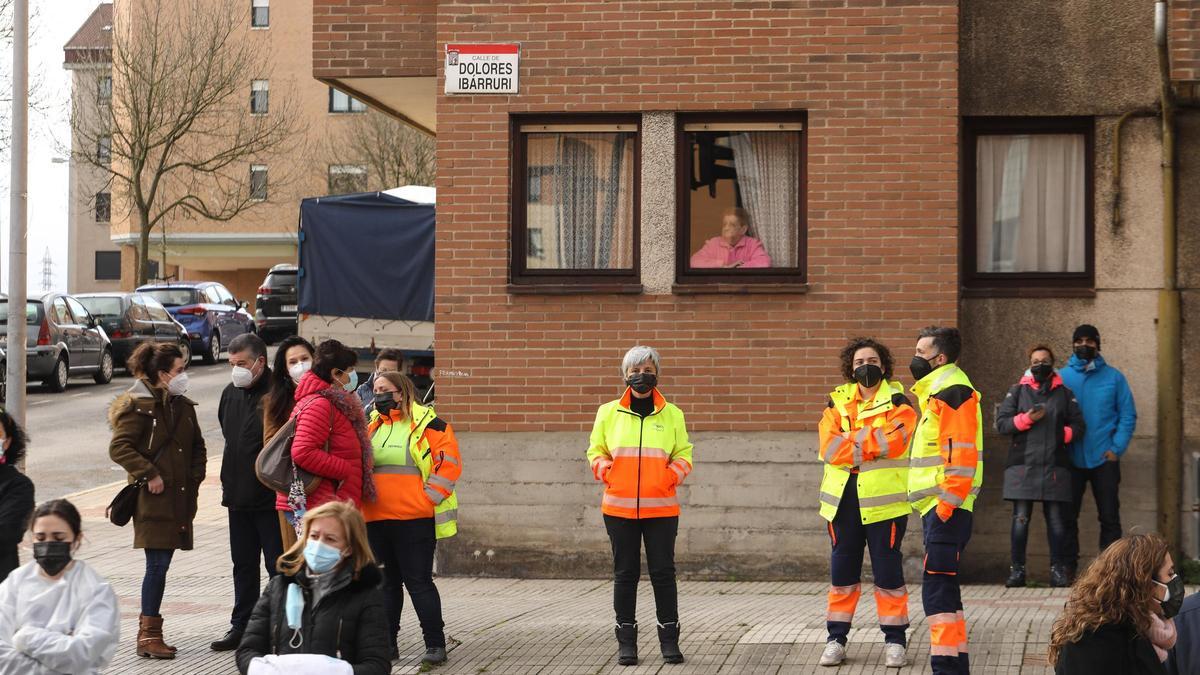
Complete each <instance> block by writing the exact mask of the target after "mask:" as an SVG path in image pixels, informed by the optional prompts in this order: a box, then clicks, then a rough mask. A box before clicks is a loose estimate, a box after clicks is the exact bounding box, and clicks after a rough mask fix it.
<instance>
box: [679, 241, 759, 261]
mask: <svg viewBox="0 0 1200 675" xmlns="http://www.w3.org/2000/svg"><path fill="white" fill-rule="evenodd" d="M735 262H740V263H742V264H741V267H770V266H771V256H769V255H767V249H766V248H764V247H763V245H762V242H761V241H759V240H757V239H755V238H754V237H742V238H741V239H739V240H738V243H736V244H734V245H733V246H732V247H731V246H730V245H729V244H726V243H725V240H724V239H722V238H721V237H713V238H712V239H709V240H708V241H706V242H704V246H702V247H700V250H699V251H696V253H695V254H694V255H692V267H724V266H726V265H729V264H731V263H735Z"/></svg>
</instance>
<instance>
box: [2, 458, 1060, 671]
mask: <svg viewBox="0 0 1200 675" xmlns="http://www.w3.org/2000/svg"><path fill="white" fill-rule="evenodd" d="M219 473H220V465H219V459H216V460H214V461H212V462H210V463H209V467H208V475H209V476H210V478H209V479H208V480H206V481H205V483H204V485H203V487H202V488H201V493H200V509H199V512H198V514H197V517H196V537H195V539H196V549H195V550H193V551H181V552H179V553H177V554H176V556H175V560H174V562H173V563H172V566H171V571H170V575H169V576H168V579H167V595H166V599H165V601H164V603H163V609H162V613H163V616H164V617H165V619H166V621H165V630H166V635H167V638H168V641H169V642H171V643H172V644H174V645H175V646H176V647H178V648H179V656H178V657H177V658H176V659H175V660H174V661H151V660H149V659H141V658H138V657H137V656H136V655H135V654H134V648H133V641H134V636H135V635H136V634H137V616H138V598H139V595H140V589H141V578H142V570H143V567H144V558H143V557H142V553H141V551H135V550H133V549H132V548H131V543H132V539H133V532H132V527H131V526H130V527H127V528H117V527H115V526H113V525H111V524H110V523H109V522H108V521H107V520H106V519H105V518H104V507H105V506H106V505H107V504H108V501H109V500H110V499H111V498H112V495H114V494H115V493H116V491H117V488H116V486H112V487H108V486H106V487H102V488H97V489H93V490H89V491H87V492H83V493H79V494H76V495H72V496H71V497H70V499H71V500H72V501H73V502H74V503H75V504H76V505H77V506H78V507H79V508H80V511H81V512H82V514H83V517H84V544H83V548H82V550H81V556H80V557H82V558H83V559H85V560H87V561H88V562H89V563H90V564H92V565H94V566H95V567H97V568H98V569H99V570H100V572H101V573H102V574H104V575H105V576H106V577H107V578H108V580H109V581H110V582H111V583H112V585H113V588H114V589H115V590H116V592H117V595H118V596H119V597H120V600H121V609H122V624H121V646H120V647H119V648H118V650H117V656H116V658H115V659H114V661H113V664H112V666H111V667H110V668H109V669H108V672H109V673H117V674H120V675H135V674H139V673H154V674H156V675H159V674H166V673H181V674H182V673H186V674H187V675H223V674H226V673H236V672H237V668H236V666H235V665H234V661H233V656H232V653H228V652H227V653H216V652H213V651H210V650H209V648H208V643H209V642H211V641H212V640H214V639H216V638H218V637H220V636H221V635H223V634H224V632H225V631H226V629H228V627H229V611H230V607H231V603H232V599H233V590H232V584H231V582H230V567H231V563H230V561H229V549H228V538H227V533H226V528H225V510H224V509H223V508H222V507H221V506H220V484H219V482H218V480H217V476H218V475H219ZM22 560H29V550H28V548H26V550H24V551H23V552H22ZM864 586H865V587H864V591H865V592H864V597H863V601H862V602H861V603H860V604H859V608H858V613H857V615H856V616H855V625H856V626H858V628H855V629H854V630H853V631H852V633H851V635H850V640H851V642H850V658H849V659H848V661H847V663H846V665H844V666H843V667H841V668H837V669H832V668H818V667H817V666H815V665H814V664H815V663H816V661H817V657H818V656H819V655H820V653H821V650H822V648H823V647H824V638H825V630H824V625H825V622H824V615H825V590H826V586H825V584H821V583H812V582H778V583H770V582H758V583H755V582H688V581H685V582H682V583H681V584H680V586H679V594H680V601H679V604H680V609H681V614H682V619H683V621H682V624H683V639H682V648H683V652H684V654H685V655H686V656H687V662H686V663H685V664H683V665H678V666H667V665H664V664H663V663H662V661H661V657H660V656H659V654H658V645H657V638H656V635H655V632H654V623H653V620H652V617H653V609H652V608H653V599H652V597H651V595H650V588H649V583H648V582H646V581H643V582H642V584H641V587H640V588H641V590H642V593H641V595H640V597H639V601H638V603H639V604H638V607H639V616H640V617H641V620H642V626H643V633H642V639H641V645H640V649H639V652H640V654H641V656H642V665H640V666H637V667H635V668H624V667H620V666H617V665H616V658H615V652H616V643H615V640H614V638H613V633H612V620H611V617H610V615H611V598H612V595H611V594H612V586H611V584H610V582H607V581H597V580H578V581H564V580H519V579H464V578H441V579H439V580H438V588H439V590H440V591H441V595H442V603H443V607H444V612H445V619H446V633H447V637H448V642H450V660H449V662H448V663H447V664H446V665H444V666H441V667H439V668H436V669H433V670H434V671H435V672H439V673H472V674H476V673H520V674H532V673H545V674H551V673H555V674H579V675H583V674H589V675H590V674H597V673H624V674H628V675H633V674H642V673H664V674H670V675H685V674H708V673H737V674H743V673H744V674H751V673H754V674H758V673H764V674H766V673H781V674H787V673H816V672H821V673H831V674H832V673H837V674H838V675H845V674H849V673H853V674H860V673H896V672H900V673H928V672H929V666H928V660H929V635H928V630H927V628H926V626H925V621H924V615H923V614H922V613H921V600H920V598H921V592H920V586H919V585H916V584H910V585H909V591H910V600H909V613H910V616H911V619H912V629H911V630H910V633H909V635H910V644H909V649H908V655H909V659H910V662H912V664H913V665H912V666H911V667H909V668H904V669H901V670H899V671H896V670H890V671H889V670H886V669H884V668H883V667H882V665H881V664H882V663H883V648H882V641H881V636H880V634H879V632H878V629H877V628H876V627H875V626H874V621H875V618H874V611H875V608H874V602H873V601H872V600H871V598H870V592H869V586H867V585H864ZM963 597H964V602H965V604H966V612H967V621H968V624H969V628H970V639H971V665H972V666H973V667H972V672H975V673H995V674H1000V673H1005V674H1008V673H1017V672H1020V673H1038V674H1042V673H1049V672H1051V671H1050V669H1049V668H1047V667H1046V665H1045V653H1046V642H1047V639H1048V637H1049V634H1050V627H1051V624H1052V623H1053V621H1054V617H1055V616H1056V615H1057V614H1058V612H1059V610H1060V609H1061V607H1062V604H1063V602H1064V600H1065V598H1066V592H1065V591H1064V590H1053V591H1051V590H1050V589H1015V590H1008V589H1005V588H1002V587H998V586H971V587H967V588H965V589H964V591H963ZM406 600H407V599H406ZM405 604H406V607H405V613H404V616H403V622H402V625H401V632H402V635H403V640H402V641H401V645H400V650H401V654H403V655H407V656H409V658H406V659H404V660H402V661H401V662H399V663H398V664H396V666H395V667H394V668H393V670H392V672H393V673H417V672H422V671H421V669H420V663H419V661H418V659H419V657H420V655H421V654H422V653H423V652H424V649H423V647H422V644H421V637H420V630H419V628H418V626H417V624H416V618H415V616H414V615H413V613H412V611H411V610H410V608H409V606H408V603H407V601H406V603H405Z"/></svg>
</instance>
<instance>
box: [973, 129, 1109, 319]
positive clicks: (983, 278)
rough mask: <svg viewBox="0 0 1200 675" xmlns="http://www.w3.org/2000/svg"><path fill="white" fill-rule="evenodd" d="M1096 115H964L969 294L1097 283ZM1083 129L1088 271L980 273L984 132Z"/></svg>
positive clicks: (1074, 289)
mask: <svg viewBox="0 0 1200 675" xmlns="http://www.w3.org/2000/svg"><path fill="white" fill-rule="evenodd" d="M1095 127H1096V122H1095V119H1094V118H1092V117H964V118H963V119H962V138H963V141H962V166H961V176H960V180H961V184H962V202H961V203H960V205H959V212H960V213H961V214H962V215H961V221H962V233H961V234H962V236H961V237H960V238H959V239H960V241H961V242H962V243H961V247H962V248H961V251H960V254H959V260H960V272H961V276H962V292H963V294H964V295H967V296H981V297H987V296H1088V295H1091V294H1094V293H1095V286H1096V261H1095V256H1096V219H1095V198H1096V192H1095V189H1096V156H1095ZM1026 134H1028V135H1033V134H1082V135H1083V148H1084V150H1083V152H1084V163H1085V164H1086V168H1085V171H1084V188H1083V189H1084V197H1083V199H1084V215H1083V218H1084V223H1083V228H1084V244H1083V245H1084V247H1085V250H1084V271H1083V272H980V271H978V269H979V268H978V260H977V259H976V249H975V244H976V243H977V241H978V237H979V231H978V226H979V224H978V222H977V215H978V214H976V212H975V195H976V185H975V172H976V167H975V163H976V161H977V159H978V155H977V149H976V146H977V139H978V137H979V136H995V135H1026Z"/></svg>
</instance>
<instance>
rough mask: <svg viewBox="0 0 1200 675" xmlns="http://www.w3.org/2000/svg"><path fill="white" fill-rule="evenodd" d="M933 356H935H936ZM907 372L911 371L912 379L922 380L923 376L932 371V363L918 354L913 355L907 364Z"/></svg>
mask: <svg viewBox="0 0 1200 675" xmlns="http://www.w3.org/2000/svg"><path fill="white" fill-rule="evenodd" d="M933 358H935V359H936V358H937V357H936V356H935V357H933ZM908 372H910V373H912V376H913V379H914V380H918V381H920V380H923V379H925V376H926V375H928V374H930V373H932V372H933V364H931V363H929V361H928V360H926V359H923V358H921V357H919V356H914V357H913V359H912V363H909V364H908Z"/></svg>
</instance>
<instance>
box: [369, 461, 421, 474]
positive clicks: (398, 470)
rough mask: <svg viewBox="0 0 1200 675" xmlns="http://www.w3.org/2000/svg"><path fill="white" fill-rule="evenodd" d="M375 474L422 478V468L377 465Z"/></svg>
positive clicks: (400, 465) (374, 470) (401, 465)
mask: <svg viewBox="0 0 1200 675" xmlns="http://www.w3.org/2000/svg"><path fill="white" fill-rule="evenodd" d="M373 473H394V474H400V475H402V476H420V475H421V468H420V467H416V466H408V465H405V464H377V465H376V466H375V468H374V469H373Z"/></svg>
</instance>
